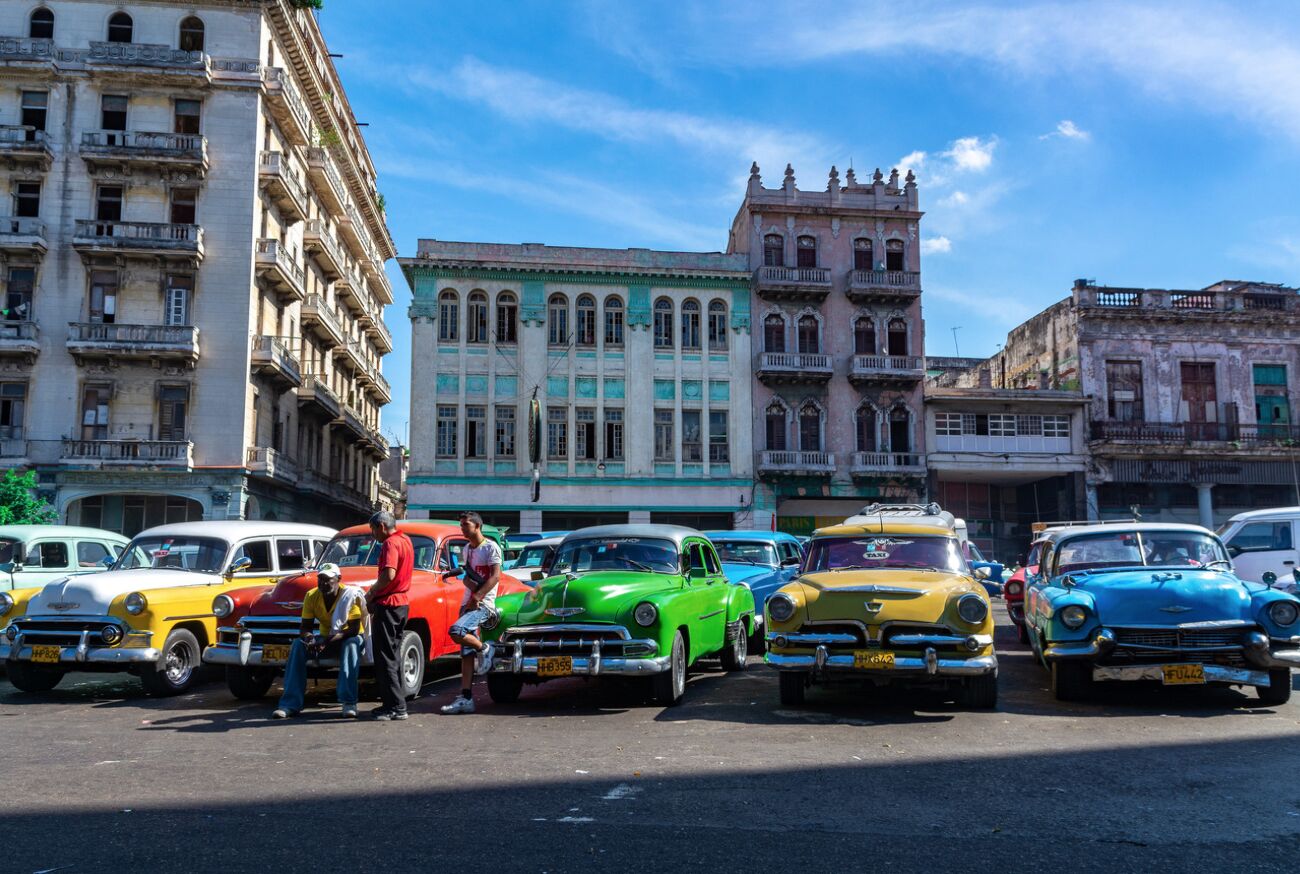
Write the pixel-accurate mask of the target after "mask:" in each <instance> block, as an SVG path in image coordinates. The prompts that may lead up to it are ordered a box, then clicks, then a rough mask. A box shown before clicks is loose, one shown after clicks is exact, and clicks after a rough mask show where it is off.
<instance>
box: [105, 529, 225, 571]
mask: <svg viewBox="0 0 1300 874" xmlns="http://www.w3.org/2000/svg"><path fill="white" fill-rule="evenodd" d="M229 551H230V544H229V543H227V542H226V541H224V540H218V539H217V538H215V537H183V536H181V537H176V536H169V537H158V536H150V537H137V538H136V539H135V540H132V541H131V545H130V546H128V547H127V548H126V552H123V553H122V557H121V558H119V559H118V560H117V564H115V565H114V566H113V570H117V571H122V570H136V569H139V568H168V569H171V570H181V571H193V572H194V573H200V574H219V573H222V572H223V571H225V569H226V554H227V553H228V552H229Z"/></svg>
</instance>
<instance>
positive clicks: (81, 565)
mask: <svg viewBox="0 0 1300 874" xmlns="http://www.w3.org/2000/svg"><path fill="white" fill-rule="evenodd" d="M74 546H75V548H76V551H77V567H76V569H75V570H74V571H73V573H77V574H93V573H98V572H99V571H102V570H103V569H104V567H105V566H104V560H105V559H114V558H116V557H117V556H115V555H114V554H113V553H112V552H111V551H109V548H108V545H107V544H105V543H103V542H101V541H98V540H78V541H76V542H75V544H74Z"/></svg>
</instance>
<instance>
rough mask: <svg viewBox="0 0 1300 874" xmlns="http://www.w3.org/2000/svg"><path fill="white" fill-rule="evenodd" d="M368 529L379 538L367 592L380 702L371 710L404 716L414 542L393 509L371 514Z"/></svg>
mask: <svg viewBox="0 0 1300 874" xmlns="http://www.w3.org/2000/svg"><path fill="white" fill-rule="evenodd" d="M370 533H371V534H372V535H374V538H375V540H377V541H379V543H380V547H379V578H378V579H377V580H375V584H374V585H373V586H372V587H371V588H370V591H369V592H367V593H366V603H367V605H369V607H370V615H371V622H370V626H371V639H372V640H373V642H374V650H375V683H376V684H378V686H379V700H380V702H381V706H379V707H377V708H376V709H374V710H372V711H370V715H371V716H373V717H374V718H375V719H382V720H390V719H405V718H406V697H405V696H404V695H403V694H402V672H401V656H400V654H399V652H398V650H399V648H400V647H401V645H402V634H403V633H404V632H405V631H406V615H407V612H408V610H409V605H410V591H411V574H412V572H413V571H414V570H415V546H414V545H413V544H412V543H411V538H409V537H407V536H406V534H404V533H403V532H401V531H398V530H397V520H396V519H394V518H393V514H392V513H386V512H379V513H376V514H375V515H373V516H371V517H370Z"/></svg>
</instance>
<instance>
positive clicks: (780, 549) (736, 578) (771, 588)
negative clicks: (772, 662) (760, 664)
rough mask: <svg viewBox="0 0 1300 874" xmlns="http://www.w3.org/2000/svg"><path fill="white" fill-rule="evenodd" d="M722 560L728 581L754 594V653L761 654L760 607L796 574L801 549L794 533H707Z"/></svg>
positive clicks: (752, 640)
mask: <svg viewBox="0 0 1300 874" xmlns="http://www.w3.org/2000/svg"><path fill="white" fill-rule="evenodd" d="M705 536H706V537H708V538H709V540H710V541H712V542H713V548H714V549H716V550H717V551H718V558H719V559H721V560H722V573H723V574H724V575H725V576H726V577H727V582H729V583H732V584H734V585H745V586H748V587H749V590H750V591H751V592H753V593H754V606H755V611H754V634H753V636H752V639H751V640H750V642H749V645H750V648H751V649H752V650H753V651H754V652H759V653H761V652H762V651H763V605H764V604H766V603H767V599H768V598H770V597H771V596H772V595H774V594H775V593H776V590H777V589H779V588H781V587H782V586H784V585H785V584H786V583H788V582H790V581H791V580H792V579H794V578H795V576H796V575H797V574H798V573H799V565H800V564H801V563H802V562H803V555H804V553H803V546H802V544H800V543H799V539H798V538H797V537H795V536H794V535H793V534H786V533H784V532H780V531H708V532H705Z"/></svg>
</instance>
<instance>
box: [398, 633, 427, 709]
mask: <svg viewBox="0 0 1300 874" xmlns="http://www.w3.org/2000/svg"><path fill="white" fill-rule="evenodd" d="M397 665H398V670H399V671H401V677H402V697H403V698H406V699H407V700H410V699H411V698H414V697H416V696H417V695H419V694H420V687H421V686H423V685H424V641H422V640H420V635H418V634H416V633H415V632H414V631H408V632H406V633H405V634H403V635H402V645H401V646H400V647H398V649H397Z"/></svg>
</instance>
